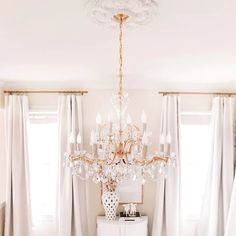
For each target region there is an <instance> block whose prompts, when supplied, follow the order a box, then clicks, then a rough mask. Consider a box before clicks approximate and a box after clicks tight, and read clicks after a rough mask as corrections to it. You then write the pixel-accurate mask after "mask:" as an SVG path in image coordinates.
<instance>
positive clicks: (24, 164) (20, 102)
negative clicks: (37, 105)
mask: <svg viewBox="0 0 236 236" xmlns="http://www.w3.org/2000/svg"><path fill="white" fill-rule="evenodd" d="M27 121H28V98H27V96H24V95H9V96H6V97H5V122H6V123H5V126H6V141H7V149H6V155H7V196H6V218H5V236H31V235H32V231H31V211H30V193H29V160H28V150H27Z"/></svg>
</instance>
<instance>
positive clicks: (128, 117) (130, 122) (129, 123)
mask: <svg viewBox="0 0 236 236" xmlns="http://www.w3.org/2000/svg"><path fill="white" fill-rule="evenodd" d="M126 123H127V125H131V124H132V119H131V117H130V115H128V116H127V118H126Z"/></svg>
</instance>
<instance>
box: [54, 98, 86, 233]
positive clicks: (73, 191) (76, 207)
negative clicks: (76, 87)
mask: <svg viewBox="0 0 236 236" xmlns="http://www.w3.org/2000/svg"><path fill="white" fill-rule="evenodd" d="M58 113H59V114H58V116H59V178H58V190H59V191H58V195H59V197H58V204H57V215H58V221H57V230H58V233H57V235H58V236H86V235H88V228H87V210H86V204H87V201H86V183H85V181H84V180H81V179H79V178H78V177H76V176H73V175H72V172H71V169H70V168H69V167H66V166H64V161H65V152H68V151H69V148H70V144H69V136H70V134H71V132H73V133H74V134H78V132H80V134H81V137H83V119H82V118H83V116H82V97H81V96H76V95H60V96H59V104H58Z"/></svg>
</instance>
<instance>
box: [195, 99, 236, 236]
mask: <svg viewBox="0 0 236 236" xmlns="http://www.w3.org/2000/svg"><path fill="white" fill-rule="evenodd" d="M212 112H213V113H212V154H211V161H210V164H209V171H208V182H207V185H206V190H205V195H204V202H203V207H202V213H201V218H200V223H199V226H198V229H197V236H222V235H224V231H225V227H226V223H227V217H228V211H229V204H230V197H231V192H232V186H233V163H234V140H233V132H234V99H233V98H231V97H215V98H214V99H213V108H212Z"/></svg>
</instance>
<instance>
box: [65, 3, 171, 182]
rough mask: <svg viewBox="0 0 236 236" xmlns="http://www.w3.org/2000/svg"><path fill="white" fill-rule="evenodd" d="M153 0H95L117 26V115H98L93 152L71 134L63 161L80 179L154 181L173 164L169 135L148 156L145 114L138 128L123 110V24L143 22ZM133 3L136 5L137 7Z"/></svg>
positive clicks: (114, 99) (125, 96) (125, 97)
mask: <svg viewBox="0 0 236 236" xmlns="http://www.w3.org/2000/svg"><path fill="white" fill-rule="evenodd" d="M103 3H104V4H105V3H108V5H107V6H109V7H104V6H105V5H104V4H103ZM153 3H154V0H138V1H137V0H135V1H134V0H122V1H114V0H111V1H96V7H98V8H99V7H100V8H104V9H106V10H107V11H109V9H111V14H112V20H114V22H117V23H118V25H119V30H120V34H119V42H120V47H119V83H118V91H117V93H115V94H113V96H112V98H111V103H112V105H113V107H114V109H115V111H116V117H114V118H113V117H112V116H111V115H109V116H108V122H103V121H102V117H101V115H100V114H98V115H97V117H96V124H97V125H96V129H95V130H92V132H91V147H92V151H91V152H88V151H86V150H84V149H83V148H82V138H81V135H80V133H78V134H75V133H71V135H70V138H69V141H70V151H69V152H68V153H66V161H67V163H68V164H69V165H70V166H71V168H72V170H73V174H75V175H77V176H79V177H81V178H83V179H86V178H91V179H92V180H93V181H94V182H95V183H99V182H101V183H103V184H106V183H107V182H108V181H109V180H112V181H113V182H115V183H120V182H122V181H125V180H133V181H135V180H137V181H139V182H141V183H142V184H144V183H145V181H146V180H147V179H152V180H155V179H157V178H158V177H159V175H163V174H165V168H166V166H168V165H173V164H174V159H175V154H174V153H173V152H171V136H170V134H168V133H166V134H162V135H161V138H160V142H161V148H160V150H159V152H156V153H154V154H152V155H149V154H148V145H149V136H150V132H148V131H147V116H146V114H145V113H144V112H142V115H141V122H142V127H141V128H140V127H139V126H137V125H135V124H133V123H132V119H131V117H130V116H129V115H128V114H127V113H126V110H127V107H128V103H129V98H128V94H127V93H126V92H124V90H123V25H124V23H129V22H132V21H133V20H135V19H136V20H135V21H136V22H137V20H138V19H139V21H140V22H142V19H144V18H142V17H141V16H143V17H145V16H146V13H147V9H152V8H153ZM99 4H100V5H99ZM137 4H138V5H137ZM140 4H141V5H140ZM142 4H143V5H142ZM136 5H137V6H139V7H138V8H136V7H135V6H136ZM143 6H145V7H143ZM126 7H127V9H126ZM138 9H139V10H138ZM136 10H138V13H137V14H133V13H132V11H136ZM129 13H130V15H129ZM150 15H151V14H150ZM138 16H140V18H139V17H138ZM144 21H145V20H144ZM76 135H77V139H76Z"/></svg>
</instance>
